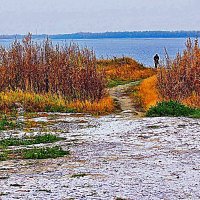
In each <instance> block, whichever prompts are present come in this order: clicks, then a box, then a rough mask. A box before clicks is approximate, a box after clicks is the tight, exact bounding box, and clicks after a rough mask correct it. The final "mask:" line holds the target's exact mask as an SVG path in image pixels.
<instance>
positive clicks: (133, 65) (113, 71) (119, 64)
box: [97, 57, 156, 81]
mask: <svg viewBox="0 0 200 200" xmlns="http://www.w3.org/2000/svg"><path fill="white" fill-rule="evenodd" d="M97 63H98V65H99V66H102V67H103V68H104V70H105V73H106V77H107V79H108V80H123V81H136V80H140V79H144V78H147V77H150V76H152V75H154V74H155V73H156V71H155V69H152V68H145V67H144V66H143V65H141V64H139V63H138V62H137V61H135V60H133V59H131V58H127V57H124V58H116V59H111V60H99V61H98V62H97Z"/></svg>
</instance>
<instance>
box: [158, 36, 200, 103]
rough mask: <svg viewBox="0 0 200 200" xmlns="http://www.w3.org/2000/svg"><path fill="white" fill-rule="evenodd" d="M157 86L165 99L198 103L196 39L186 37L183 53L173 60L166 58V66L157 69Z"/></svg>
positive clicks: (199, 55)
mask: <svg viewBox="0 0 200 200" xmlns="http://www.w3.org/2000/svg"><path fill="white" fill-rule="evenodd" d="M157 79H158V82H157V88H158V90H159V93H160V95H161V96H162V97H163V98H164V99H165V100H176V101H179V102H185V103H187V104H190V105H191V106H196V107H199V105H200V48H199V44H198V39H196V40H195V41H194V42H192V41H191V39H188V40H187V42H186V49H185V50H184V52H183V54H182V55H181V54H177V56H176V58H175V59H174V60H170V59H169V58H168V59H167V62H166V66H165V67H162V68H161V69H160V70H159V71H158V75H157Z"/></svg>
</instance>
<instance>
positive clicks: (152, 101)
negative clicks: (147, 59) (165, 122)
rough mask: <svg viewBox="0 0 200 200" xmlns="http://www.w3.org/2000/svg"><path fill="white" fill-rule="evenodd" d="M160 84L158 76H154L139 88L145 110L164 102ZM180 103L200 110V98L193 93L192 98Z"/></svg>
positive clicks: (184, 99) (189, 97)
mask: <svg viewBox="0 0 200 200" xmlns="http://www.w3.org/2000/svg"><path fill="white" fill-rule="evenodd" d="M158 84H159V83H158V79H157V76H156V75H154V76H152V77H149V78H147V79H145V80H144V81H143V82H142V83H141V85H140V86H139V89H138V92H139V97H140V101H141V106H142V107H143V108H144V109H145V110H148V109H149V108H150V107H151V106H155V105H156V104H157V103H158V102H160V101H162V100H164V98H163V97H162V95H161V94H160V93H159V90H158V87H157V85H158ZM180 103H183V104H184V105H187V106H190V107H193V108H200V96H199V95H198V94H197V93H195V92H193V93H192V94H191V95H190V96H188V97H186V98H183V99H182V100H181V101H180Z"/></svg>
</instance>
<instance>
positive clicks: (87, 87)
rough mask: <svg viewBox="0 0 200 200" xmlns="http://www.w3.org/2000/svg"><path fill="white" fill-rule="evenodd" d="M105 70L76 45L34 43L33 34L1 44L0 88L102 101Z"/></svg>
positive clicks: (47, 42) (91, 53) (90, 55)
mask: <svg viewBox="0 0 200 200" xmlns="http://www.w3.org/2000/svg"><path fill="white" fill-rule="evenodd" d="M104 77H105V76H104V71H103V70H97V64H96V58H95V55H94V53H93V52H92V51H90V50H88V49H87V48H84V49H80V48H79V47H78V46H77V45H75V44H71V45H70V46H68V47H67V46H66V45H64V46H59V45H56V47H53V45H52V42H51V41H50V40H49V39H46V40H44V41H43V43H41V44H38V43H34V42H33V41H32V39H31V35H30V34H29V35H28V36H26V37H25V38H24V39H23V41H22V42H19V41H17V40H16V41H15V42H14V43H13V44H12V45H11V47H10V48H9V49H5V48H3V47H0V91H1V92H2V91H6V90H12V91H17V90H21V91H29V92H35V93H39V94H41V93H42V94H44V93H50V94H56V95H58V96H62V97H65V98H66V99H67V100H77V99H78V100H83V101H85V100H90V101H95V100H100V99H101V98H102V97H103V96H104V89H105V78H104Z"/></svg>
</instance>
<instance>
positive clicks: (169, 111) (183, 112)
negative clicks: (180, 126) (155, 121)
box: [146, 101, 200, 118]
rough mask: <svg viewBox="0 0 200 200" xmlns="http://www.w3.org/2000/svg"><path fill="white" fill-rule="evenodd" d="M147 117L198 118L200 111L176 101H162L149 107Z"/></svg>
mask: <svg viewBox="0 0 200 200" xmlns="http://www.w3.org/2000/svg"><path fill="white" fill-rule="evenodd" d="M146 116H147V117H162V116H169V117H181V116H184V117H194V118H200V109H195V108H190V107H188V106H185V105H183V104H181V103H179V102H177V101H163V102H160V103H158V104H157V105H156V106H153V107H151V108H150V109H149V110H148V111H147V113H146Z"/></svg>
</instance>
